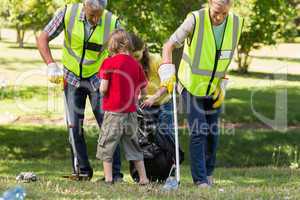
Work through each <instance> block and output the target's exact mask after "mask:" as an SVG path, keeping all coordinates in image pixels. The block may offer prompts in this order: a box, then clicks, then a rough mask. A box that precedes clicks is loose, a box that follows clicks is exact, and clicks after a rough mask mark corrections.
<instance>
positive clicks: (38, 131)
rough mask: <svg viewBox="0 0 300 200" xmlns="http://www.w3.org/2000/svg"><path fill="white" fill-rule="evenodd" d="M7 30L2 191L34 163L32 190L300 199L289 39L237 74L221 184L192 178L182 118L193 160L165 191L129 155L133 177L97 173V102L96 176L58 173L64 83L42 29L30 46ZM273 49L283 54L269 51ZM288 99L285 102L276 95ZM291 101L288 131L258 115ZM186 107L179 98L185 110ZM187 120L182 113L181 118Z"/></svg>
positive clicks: (64, 154) (1, 89) (232, 76)
mask: <svg viewBox="0 0 300 200" xmlns="http://www.w3.org/2000/svg"><path fill="white" fill-rule="evenodd" d="M6 31H7V32H5V34H4V37H3V40H2V41H0V50H1V51H0V103H1V106H0V196H1V193H2V192H3V191H5V190H6V189H8V188H10V187H12V186H15V185H17V184H18V183H16V181H15V177H16V175H17V174H18V173H20V172H22V171H33V172H35V173H37V174H38V176H39V177H40V179H39V181H38V182H36V183H30V184H21V185H22V186H24V187H25V188H26V190H27V192H28V199H300V193H299V187H300V179H299V177H300V169H299V167H298V168H297V167H295V166H296V165H295V164H298V165H300V143H299V141H300V134H299V132H300V107H299V99H300V90H299V88H300V70H299V64H300V58H299V57H295V58H294V57H290V54H289V53H287V52H289V48H290V47H291V45H288V44H287V45H286V44H283V45H281V46H280V48H279V50H278V51H275V50H274V48H269V47H268V48H264V49H262V50H261V51H258V52H254V53H253V55H252V56H253V62H252V65H251V67H250V72H249V73H248V74H245V75H240V74H237V73H236V72H234V71H231V72H230V73H229V75H228V77H229V80H230V83H229V85H228V90H227V94H226V102H225V104H224V107H223V112H222V118H221V120H222V124H221V125H222V126H221V137H220V144H219V151H218V163H217V169H216V172H215V178H216V185H215V187H213V188H212V189H210V190H203V189H200V188H197V187H195V186H194V185H193V184H192V180H191V175H190V170H189V154H188V152H189V150H188V144H189V137H188V132H187V129H185V127H184V126H183V127H182V128H181V130H180V143H181V145H182V147H183V149H184V151H185V152H186V154H185V156H186V159H185V161H184V163H183V165H182V170H181V172H182V182H181V186H180V189H179V190H178V191H176V192H171V193H163V192H162V191H161V185H157V184H153V185H151V186H149V187H148V186H147V187H142V188H141V187H138V186H137V185H136V184H134V183H133V182H132V180H131V178H130V176H129V173H128V164H127V162H126V161H123V169H124V170H123V172H124V173H125V183H121V184H116V185H114V186H106V185H104V184H103V183H101V182H97V180H98V179H99V178H100V177H101V176H103V174H102V166H101V165H100V162H99V161H97V160H95V152H96V142H97V138H98V128H97V126H96V125H95V120H94V119H93V116H92V112H91V108H90V106H89V103H87V105H88V106H87V111H86V118H87V119H88V120H87V121H88V123H85V124H86V126H85V131H86V140H87V144H88V151H89V156H90V159H91V162H92V165H93V167H94V169H95V170H96V173H95V176H94V178H93V180H92V182H71V181H67V180H64V179H62V178H60V177H61V176H62V175H65V174H69V173H70V170H71V161H70V156H69V155H70V150H69V148H68V141H67V131H66V129H65V126H64V119H63V115H64V114H63V113H64V108H63V100H62V94H61V88H59V87H53V85H49V83H48V82H47V79H46V76H45V75H46V74H45V72H46V71H45V65H44V64H43V62H42V59H41V58H40V55H39V53H38V51H37V49H36V48H35V44H34V38H33V37H32V36H29V37H28V38H27V39H26V41H25V42H26V43H25V48H24V49H18V48H17V45H16V44H15V43H14V38H15V35H14V32H12V31H11V30H6ZM59 44H61V38H58V40H56V41H54V42H53V43H52V45H53V46H52V47H53V51H52V53H53V56H54V58H55V59H56V60H57V61H59V60H60V57H61V51H60V49H59ZM297 48H299V46H298V45H296V44H295V45H294V44H293V45H292V49H297ZM291 51H292V50H291ZM274 52H275V53H277V54H278V55H279V57H278V56H277V57H275V56H274V57H270V56H269V55H273V53H274ZM292 52H296V51H292ZM284 53H285V54H284ZM277 54H276V55H277ZM232 69H235V68H234V66H233V67H232ZM285 95H286V96H285ZM285 98H286V99H287V102H286V104H284V103H283V104H277V103H278V102H277V100H282V99H283V100H284V99H285ZM276 102H277V103H276ZM285 106H286V107H287V115H286V117H287V125H288V127H287V129H286V130H285V131H284V132H278V131H275V130H273V129H272V128H270V127H267V126H266V125H264V123H263V122H261V121H260V119H259V118H258V114H257V113H259V115H260V116H265V117H266V118H268V119H270V120H271V119H274V116H276V114H278V110H276V108H280V109H281V108H282V109H284V108H285ZM182 107H183V105H182V102H181V101H179V113H180V112H182ZM255 112H256V113H255ZM283 117H285V116H283ZM12 122H13V123H12ZM184 123H185V117H184V115H183V114H181V115H180V124H181V125H184ZM123 160H124V159H123ZM290 166H294V167H295V168H293V169H292V167H290Z"/></svg>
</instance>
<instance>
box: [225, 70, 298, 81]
mask: <svg viewBox="0 0 300 200" xmlns="http://www.w3.org/2000/svg"><path fill="white" fill-rule="evenodd" d="M229 74H230V75H234V76H239V77H243V78H256V79H268V80H287V81H300V74H299V75H296V74H282V73H276V74H274V73H265V72H248V73H245V74H241V73H239V72H237V71H235V70H231V71H230V72H229ZM285 77H286V78H285Z"/></svg>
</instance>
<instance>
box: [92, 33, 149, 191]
mask: <svg viewBox="0 0 300 200" xmlns="http://www.w3.org/2000/svg"><path fill="white" fill-rule="evenodd" d="M108 50H109V51H110V53H111V57H110V58H107V59H106V60H105V61H104V62H103V65H102V67H101V69H100V72H99V75H100V78H102V81H101V85H100V93H101V94H102V95H103V110H104V111H105V113H104V121H103V124H102V127H101V130H102V134H101V135H100V137H99V140H98V148H97V156H96V157H97V158H98V159H101V160H103V168H104V175H105V181H106V182H107V183H112V180H113V179H112V156H113V152H114V151H115V149H116V146H117V145H118V144H119V142H121V143H122V145H123V148H124V151H125V157H126V159H127V160H129V161H133V162H134V164H135V167H136V169H137V170H138V173H139V177H140V182H139V183H140V184H141V185H144V184H148V183H149V180H148V178H147V176H146V172H145V166H144V161H143V153H142V151H141V149H140V147H139V144H138V138H137V115H136V102H137V98H138V95H139V94H140V93H142V95H145V94H146V90H145V87H146V85H147V81H146V77H145V74H144V72H143V69H142V68H141V66H140V65H139V63H138V62H137V61H136V60H135V59H134V58H133V57H132V56H130V52H131V50H132V42H131V39H130V37H129V35H128V34H127V33H126V32H125V31H124V30H116V31H114V32H113V33H112V34H111V36H110V38H109V41H108Z"/></svg>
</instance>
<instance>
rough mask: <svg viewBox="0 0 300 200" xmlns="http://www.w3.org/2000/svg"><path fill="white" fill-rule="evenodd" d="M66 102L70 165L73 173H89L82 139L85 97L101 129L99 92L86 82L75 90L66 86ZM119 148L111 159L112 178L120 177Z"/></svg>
mask: <svg viewBox="0 0 300 200" xmlns="http://www.w3.org/2000/svg"><path fill="white" fill-rule="evenodd" d="M64 92H65V97H66V101H67V103H66V104H67V107H68V110H67V111H68V114H69V117H68V118H69V119H68V120H67V121H68V129H69V141H70V146H71V153H72V155H71V156H72V163H73V171H74V173H77V172H80V173H89V172H91V171H92V170H93V169H92V167H91V165H90V162H89V159H88V153H87V147H86V142H85V138H84V130H83V121H84V111H85V106H86V99H87V97H88V98H89V100H90V103H91V106H92V110H93V113H94V116H95V118H96V120H97V123H98V126H99V127H101V124H102V121H103V114H104V113H103V112H102V110H101V96H100V93H99V90H96V91H94V90H93V88H92V86H91V84H90V82H89V81H88V80H82V81H81V82H80V86H79V87H78V88H76V87H75V86H73V85H71V84H68V83H67V84H66V85H65V88H64ZM120 170H121V158H120V147H119V145H118V147H117V149H116V151H115V153H114V157H113V176H114V177H116V178H118V177H122V174H121V173H120Z"/></svg>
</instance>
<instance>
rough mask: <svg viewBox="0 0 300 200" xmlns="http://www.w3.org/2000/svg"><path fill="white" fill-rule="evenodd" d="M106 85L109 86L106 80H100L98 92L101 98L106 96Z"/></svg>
mask: <svg viewBox="0 0 300 200" xmlns="http://www.w3.org/2000/svg"><path fill="white" fill-rule="evenodd" d="M108 84H109V81H108V80H105V79H102V80H101V84H100V88H99V91H100V94H101V95H102V96H105V95H106V93H107V90H108Z"/></svg>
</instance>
